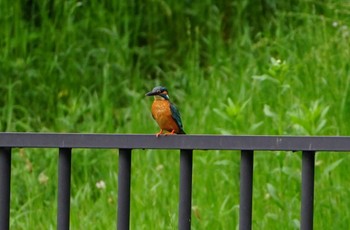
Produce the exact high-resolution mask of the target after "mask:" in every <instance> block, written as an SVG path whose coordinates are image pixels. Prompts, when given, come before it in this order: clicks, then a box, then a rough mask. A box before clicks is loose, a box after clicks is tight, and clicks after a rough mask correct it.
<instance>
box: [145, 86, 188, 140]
mask: <svg viewBox="0 0 350 230" xmlns="http://www.w3.org/2000/svg"><path fill="white" fill-rule="evenodd" d="M146 96H154V101H153V104H152V108H151V112H152V117H153V118H154V120H156V122H157V123H158V125H159V128H160V131H159V132H158V133H156V137H159V135H161V134H163V131H167V133H164V134H165V135H173V134H186V133H185V131H184V129H183V125H182V121H181V116H180V112H179V110H178V109H177V108H176V106H175V105H174V104H173V103H171V102H170V99H169V95H168V90H167V88H165V87H163V86H156V87H154V88H153V89H152V91H150V92H148V93H146Z"/></svg>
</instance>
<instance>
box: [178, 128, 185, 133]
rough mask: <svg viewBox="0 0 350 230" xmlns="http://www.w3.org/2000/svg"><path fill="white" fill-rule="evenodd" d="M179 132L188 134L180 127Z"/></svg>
mask: <svg viewBox="0 0 350 230" xmlns="http://www.w3.org/2000/svg"><path fill="white" fill-rule="evenodd" d="M178 134H186V133H185V131H184V130H183V129H180V131H179V133H178Z"/></svg>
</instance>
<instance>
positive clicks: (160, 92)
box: [146, 86, 169, 100]
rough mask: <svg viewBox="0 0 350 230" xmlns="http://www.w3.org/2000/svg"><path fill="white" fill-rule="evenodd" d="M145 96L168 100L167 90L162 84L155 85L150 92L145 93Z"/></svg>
mask: <svg viewBox="0 0 350 230" xmlns="http://www.w3.org/2000/svg"><path fill="white" fill-rule="evenodd" d="M146 96H154V97H155V99H159V100H169V96H168V90H167V88H165V87H163V86H156V87H154V88H153V89H152V91H151V92H148V93H146Z"/></svg>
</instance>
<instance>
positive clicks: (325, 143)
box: [0, 132, 350, 151]
mask: <svg viewBox="0 0 350 230" xmlns="http://www.w3.org/2000/svg"><path fill="white" fill-rule="evenodd" d="M0 147H13V148H22V147H26V148H118V149H200V150H213V149H215V150H275V151H276V150H285V151H350V137H348V136H235V135H171V136H160V137H158V138H157V137H156V136H155V135H153V134H152V135H151V134H82V133H20V132H18V133H11V132H3V133H0Z"/></svg>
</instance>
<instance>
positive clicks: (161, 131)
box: [156, 129, 163, 137]
mask: <svg viewBox="0 0 350 230" xmlns="http://www.w3.org/2000/svg"><path fill="white" fill-rule="evenodd" d="M162 133H163V129H161V130H160V131H159V133H156V137H159V136H160V135H161V134H162Z"/></svg>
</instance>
